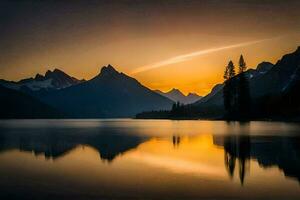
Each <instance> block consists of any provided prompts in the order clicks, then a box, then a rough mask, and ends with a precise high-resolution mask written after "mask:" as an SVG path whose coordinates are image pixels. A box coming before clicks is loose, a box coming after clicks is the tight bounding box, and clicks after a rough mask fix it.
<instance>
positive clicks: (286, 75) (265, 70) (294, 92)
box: [136, 47, 300, 121]
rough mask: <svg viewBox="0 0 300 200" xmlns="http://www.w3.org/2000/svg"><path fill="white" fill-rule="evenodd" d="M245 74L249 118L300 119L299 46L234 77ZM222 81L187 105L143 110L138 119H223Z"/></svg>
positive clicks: (238, 77)
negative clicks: (164, 109) (273, 62)
mask: <svg viewBox="0 0 300 200" xmlns="http://www.w3.org/2000/svg"><path fill="white" fill-rule="evenodd" d="M241 75H244V76H245V77H246V78H247V79H248V82H249V92H250V99H248V101H249V102H250V103H249V104H248V105H247V106H248V108H249V110H250V112H249V118H251V119H274V120H297V121H298V120H300V93H299V89H300V47H298V48H297V49H296V51H294V52H292V53H289V54H286V55H284V56H283V57H282V58H281V59H280V60H278V61H277V62H276V63H275V64H272V63H270V62H262V63H260V64H258V66H257V67H256V68H255V69H252V68H251V69H248V70H247V71H245V72H243V74H238V75H236V76H235V77H233V79H235V80H239V79H240V77H241ZM223 88H224V83H219V84H216V85H215V86H214V87H213V88H212V90H211V92H210V93H209V94H207V95H206V96H204V97H203V98H201V99H200V100H198V101H196V102H195V103H192V104H189V105H187V106H180V107H174V109H172V110H171V111H167V112H162V111H160V112H157V111H155V112H152V111H148V112H143V113H139V114H138V115H137V116H136V117H137V118H176V119H178V118H184V119H187V118H193V119H194V118H197V119H199V118H206V119H224V116H225V108H224V100H223V93H224V92H223Z"/></svg>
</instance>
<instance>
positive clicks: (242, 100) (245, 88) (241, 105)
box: [237, 55, 251, 118]
mask: <svg viewBox="0 0 300 200" xmlns="http://www.w3.org/2000/svg"><path fill="white" fill-rule="evenodd" d="M246 69H247V65H246V62H245V60H244V57H243V55H241V56H240V60H239V79H238V90H237V93H238V95H237V97H238V99H237V104H238V113H239V116H240V117H242V118H246V117H248V116H249V112H250V106H251V100H250V87H249V80H248V78H247V76H246V74H245V71H246Z"/></svg>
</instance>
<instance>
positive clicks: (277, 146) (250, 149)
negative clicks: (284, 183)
mask: <svg viewBox="0 0 300 200" xmlns="http://www.w3.org/2000/svg"><path fill="white" fill-rule="evenodd" d="M214 144H215V145H218V146H222V147H224V152H225V166H226V168H227V169H228V172H229V175H230V176H233V172H234V168H235V162H236V160H237V161H238V163H239V176H240V181H241V184H243V182H244V177H245V171H246V170H245V168H246V166H247V164H248V163H249V162H248V161H249V159H250V158H251V159H255V160H257V162H258V163H259V165H260V166H263V167H271V166H277V167H278V168H279V169H281V170H282V171H283V172H284V174H285V176H288V177H294V178H296V179H297V180H298V182H300V170H299V169H300V138H299V137H284V136H251V137H250V136H246V135H244V136H214Z"/></svg>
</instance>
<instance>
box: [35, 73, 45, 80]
mask: <svg viewBox="0 0 300 200" xmlns="http://www.w3.org/2000/svg"><path fill="white" fill-rule="evenodd" d="M44 78H45V77H44V76H43V75H41V74H39V73H38V74H36V75H35V77H34V79H35V80H37V81H41V80H43V79H44Z"/></svg>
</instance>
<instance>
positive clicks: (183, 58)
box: [131, 37, 279, 74]
mask: <svg viewBox="0 0 300 200" xmlns="http://www.w3.org/2000/svg"><path fill="white" fill-rule="evenodd" d="M276 38H279V37H276ZM276 38H268V39H261V40H255V41H249V42H243V43H239V44H233V45H228V46H222V47H216V48H210V49H205V50H200V51H195V52H192V53H188V54H183V55H179V56H175V57H172V58H169V59H166V60H163V61H160V62H156V63H153V64H150V65H145V66H142V67H139V68H137V69H135V70H133V71H132V72H131V74H137V73H141V72H145V71H148V70H152V69H156V68H160V67H163V66H166V65H171V64H175V63H179V62H183V61H187V60H191V59H193V58H194V57H197V56H202V55H206V54H209V53H214V52H218V51H223V50H227V49H233V48H238V47H244V46H250V45H253V44H257V43H261V42H266V41H269V40H273V39H276Z"/></svg>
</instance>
